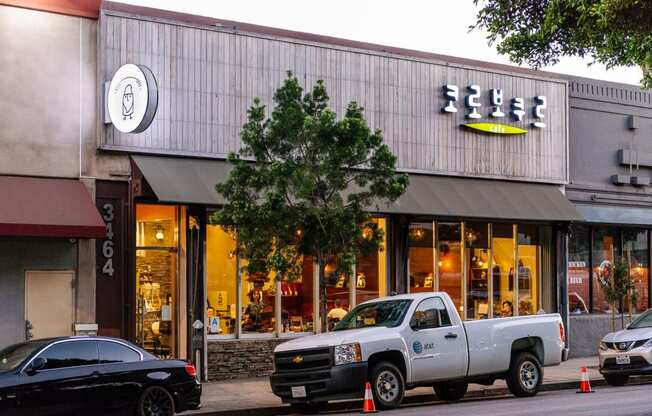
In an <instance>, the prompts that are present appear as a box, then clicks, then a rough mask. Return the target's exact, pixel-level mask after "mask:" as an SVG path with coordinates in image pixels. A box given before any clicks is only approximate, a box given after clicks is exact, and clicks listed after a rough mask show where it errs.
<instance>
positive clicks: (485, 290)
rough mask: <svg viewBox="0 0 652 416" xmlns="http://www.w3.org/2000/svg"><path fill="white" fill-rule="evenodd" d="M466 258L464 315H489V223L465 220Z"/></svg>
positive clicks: (470, 316)
mask: <svg viewBox="0 0 652 416" xmlns="http://www.w3.org/2000/svg"><path fill="white" fill-rule="evenodd" d="M464 225H465V228H464V248H465V259H466V272H467V278H466V289H467V295H466V317H467V319H485V318H488V317H489V302H488V299H489V224H487V223H479V222H467V223H465V224H464Z"/></svg>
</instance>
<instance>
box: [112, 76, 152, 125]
mask: <svg viewBox="0 0 652 416" xmlns="http://www.w3.org/2000/svg"><path fill="white" fill-rule="evenodd" d="M107 107H108V110H109V116H110V117H111V122H112V123H113V126H114V127H115V128H116V129H118V130H119V131H121V132H123V133H141V132H143V131H145V130H146V129H147V127H149V125H150V124H151V123H152V120H154V115H155V114H156V109H157V107H158V86H157V85H156V78H154V74H153V73H152V71H151V70H150V69H149V68H147V67H146V66H143V65H134V64H126V65H123V66H121V67H120V68H118V70H117V71H115V74H114V75H113V78H112V79H111V85H110V86H109V92H108V97H107Z"/></svg>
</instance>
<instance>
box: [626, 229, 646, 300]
mask: <svg viewBox="0 0 652 416" xmlns="http://www.w3.org/2000/svg"><path fill="white" fill-rule="evenodd" d="M648 252H649V247H648V230H641V229H624V230H623V256H624V259H625V261H626V262H627V264H629V272H630V276H631V278H632V280H634V285H635V286H636V293H637V300H636V305H634V307H633V310H632V313H639V312H643V311H645V310H646V309H647V308H648V298H649V293H648V288H649V267H648V264H649V258H648V256H649V255H648ZM625 312H628V311H625Z"/></svg>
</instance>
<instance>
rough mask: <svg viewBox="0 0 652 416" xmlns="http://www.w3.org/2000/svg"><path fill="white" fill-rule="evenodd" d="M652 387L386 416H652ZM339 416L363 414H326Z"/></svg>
mask: <svg viewBox="0 0 652 416" xmlns="http://www.w3.org/2000/svg"><path fill="white" fill-rule="evenodd" d="M651 390H652V386H650V385H634V386H625V387H617V388H615V387H603V388H600V389H598V390H597V391H596V392H595V393H593V394H576V393H575V391H574V390H562V391H554V392H547V393H540V394H539V395H537V396H535V397H533V398H528V399H518V398H515V397H513V396H502V397H496V398H482V399H472V400H464V401H462V402H460V403H455V404H450V403H447V404H445V403H436V404H432V405H420V406H409V407H402V408H401V409H398V410H394V411H385V412H382V414H383V415H401V416H403V415H406V416H407V415H410V416H420V415H429V416H430V415H437V416H462V415H474V414H493V415H501V416H521V415H528V416H536V415H546V416H549V415H564V416H566V415H591V416H610V415H614V416H616V415H617V416H637V415H641V416H642V415H650V414H651V413H652V410H651V409H650V407H651V405H650V395H649V394H650V391H651ZM325 413H327V414H331V415H333V414H337V415H342V416H345V415H347V416H348V415H350V416H353V415H359V414H360V412H359V411H354V412H350V413H345V412H325Z"/></svg>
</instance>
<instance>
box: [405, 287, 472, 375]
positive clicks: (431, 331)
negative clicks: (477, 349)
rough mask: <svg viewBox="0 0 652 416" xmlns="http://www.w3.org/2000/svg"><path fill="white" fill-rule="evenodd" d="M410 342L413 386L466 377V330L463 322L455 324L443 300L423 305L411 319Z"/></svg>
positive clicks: (425, 302) (432, 300)
mask: <svg viewBox="0 0 652 416" xmlns="http://www.w3.org/2000/svg"><path fill="white" fill-rule="evenodd" d="M407 338H408V339H407V342H408V349H409V356H410V365H411V366H412V380H411V381H412V382H419V381H432V380H446V379H452V378H458V377H464V376H466V369H467V361H468V352H467V345H466V338H465V336H464V328H462V323H461V322H459V320H457V319H455V320H454V321H451V317H450V314H449V312H448V310H447V309H446V305H445V303H444V301H443V300H442V299H441V298H440V297H437V296H433V297H432V298H428V299H424V300H422V301H421V303H420V304H419V305H418V306H417V308H416V310H415V311H414V314H413V316H412V318H411V319H410V330H408V337H407Z"/></svg>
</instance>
